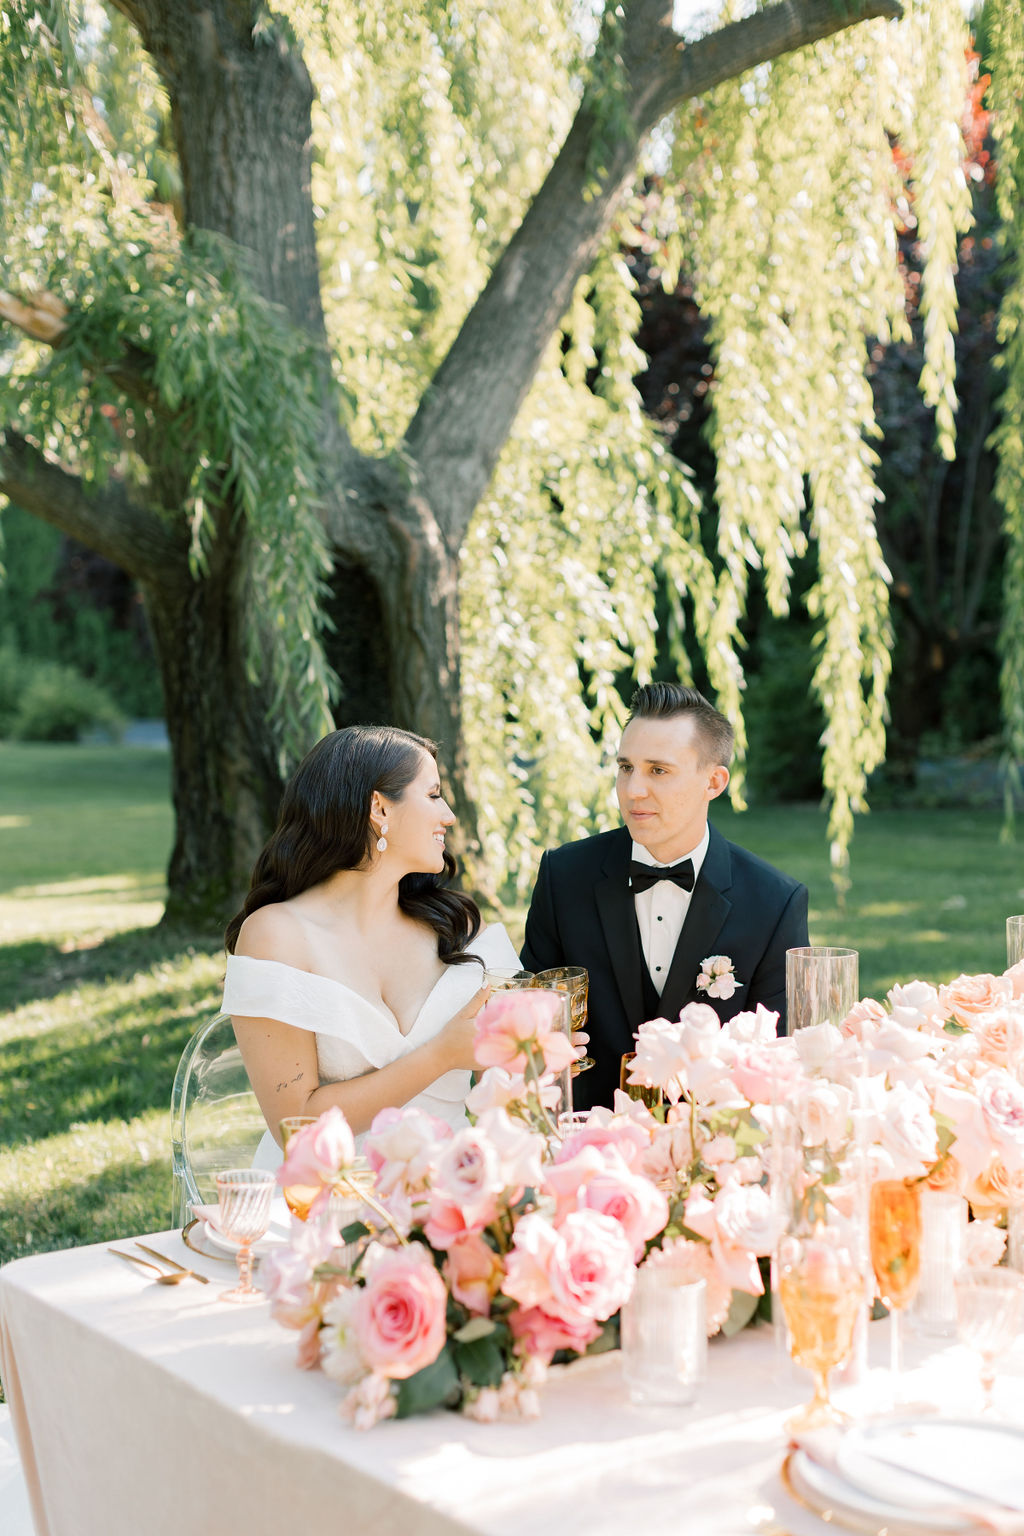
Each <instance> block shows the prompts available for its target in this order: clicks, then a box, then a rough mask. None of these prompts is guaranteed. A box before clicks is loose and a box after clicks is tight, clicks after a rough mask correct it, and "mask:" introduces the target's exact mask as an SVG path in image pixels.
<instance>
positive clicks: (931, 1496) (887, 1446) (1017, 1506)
mask: <svg viewBox="0 0 1024 1536" xmlns="http://www.w3.org/2000/svg"><path fill="white" fill-rule="evenodd" d="M836 1467H837V1470H838V1471H839V1473H840V1474H841V1475H842V1477H844V1478H845V1479H846V1481H847V1482H849V1483H851V1484H852V1485H853V1486H854V1487H856V1488H860V1489H862V1490H863V1491H865V1492H866V1493H871V1494H874V1495H875V1496H876V1497H879V1498H882V1499H884V1500H886V1501H887V1502H889V1503H892V1504H898V1505H899V1506H901V1507H902V1508H903V1509H904V1510H906V1511H907V1512H911V1511H912V1512H914V1513H922V1512H924V1511H930V1510H934V1509H942V1508H946V1509H948V1508H949V1506H950V1504H956V1503H957V1502H958V1501H959V1502H961V1503H963V1504H968V1505H969V1504H984V1503H988V1502H991V1503H994V1504H997V1505H1000V1506H1004V1507H1005V1508H1007V1509H1009V1510H1015V1511H1018V1512H1024V1430H1021V1429H1019V1428H1018V1427H1016V1426H1015V1425H1013V1424H1000V1423H998V1422H995V1423H990V1422H986V1421H985V1420H981V1421H980V1422H979V1421H978V1420H976V1419H948V1418H938V1417H925V1418H918V1417H912V1416H908V1417H906V1418H895V1419H887V1420H877V1421H876V1422H875V1423H873V1424H859V1425H855V1426H854V1427H853V1428H851V1429H849V1430H847V1432H846V1433H845V1434H844V1435H843V1437H842V1439H841V1440H840V1442H839V1445H838V1448H837V1451H836ZM932 1479H936V1480H937V1481H932Z"/></svg>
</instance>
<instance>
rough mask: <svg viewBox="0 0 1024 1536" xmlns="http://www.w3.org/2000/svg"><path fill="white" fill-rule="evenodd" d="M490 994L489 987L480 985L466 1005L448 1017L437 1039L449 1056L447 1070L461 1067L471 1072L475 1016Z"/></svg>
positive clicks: (473, 1061) (473, 1062) (473, 1060)
mask: <svg viewBox="0 0 1024 1536" xmlns="http://www.w3.org/2000/svg"><path fill="white" fill-rule="evenodd" d="M490 995H491V989H490V987H481V988H480V990H479V992H474V994H473V996H472V997H471V998H470V1000H469V1002H468V1003H467V1004H466V1006H465V1007H464V1008H460V1009H459V1011H458V1013H457V1014H456V1015H455V1017H454V1018H452V1019H449V1020H448V1023H447V1024H446V1025H445V1026H444V1028H443V1029H442V1030H441V1032H440V1035H439V1036H438V1040H439V1042H440V1044H441V1045H442V1047H443V1049H444V1052H445V1055H446V1056H447V1057H448V1058H449V1065H448V1070H449V1071H456V1070H459V1069H461V1070H462V1071H469V1072H471V1071H472V1070H473V1068H474V1067H475V1066H476V1060H475V1058H474V1056H473V1041H474V1040H475V1038H476V1016H477V1014H478V1013H479V1012H480V1009H481V1008H482V1007H483V1005H484V1003H486V1001H487V999H488V998H489V997H490Z"/></svg>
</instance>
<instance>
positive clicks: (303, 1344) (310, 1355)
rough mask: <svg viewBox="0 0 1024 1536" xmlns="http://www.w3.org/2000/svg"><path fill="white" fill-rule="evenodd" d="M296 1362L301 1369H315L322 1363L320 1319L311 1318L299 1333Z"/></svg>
mask: <svg viewBox="0 0 1024 1536" xmlns="http://www.w3.org/2000/svg"><path fill="white" fill-rule="evenodd" d="M295 1364H296V1365H297V1366H298V1368H299V1370H300V1371H315V1370H316V1368H317V1366H318V1365H319V1364H320V1319H319V1318H318V1317H314V1318H310V1320H309V1322H308V1323H307V1324H306V1326H305V1327H304V1328H303V1330H302V1332H301V1333H300V1334H299V1343H298V1348H297V1349H296V1352H295Z"/></svg>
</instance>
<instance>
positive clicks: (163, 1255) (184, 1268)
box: [135, 1243, 210, 1285]
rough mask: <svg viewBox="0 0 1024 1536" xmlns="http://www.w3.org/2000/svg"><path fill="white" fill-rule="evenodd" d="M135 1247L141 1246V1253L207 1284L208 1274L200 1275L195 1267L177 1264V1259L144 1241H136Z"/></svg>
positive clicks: (208, 1281) (202, 1283)
mask: <svg viewBox="0 0 1024 1536" xmlns="http://www.w3.org/2000/svg"><path fill="white" fill-rule="evenodd" d="M135 1246H136V1248H141V1249H142V1251H143V1253H148V1254H149V1256H150V1258H152V1259H159V1260H160V1262H161V1263H162V1264H169V1265H170V1266H171V1268H172V1269H180V1270H181V1271H182V1274H183V1275H191V1276H192V1278H193V1280H198V1281H199V1282H200V1284H201V1285H209V1283H210V1280H209V1276H207V1275H201V1274H200V1273H199V1271H198V1270H197V1269H189V1268H188V1266H187V1265H186V1264H179V1263H178V1261H177V1259H172V1258H169V1257H168V1255H167V1254H166V1253H159V1252H158V1251H157V1249H155V1248H147V1247H146V1245H145V1243H136V1244H135Z"/></svg>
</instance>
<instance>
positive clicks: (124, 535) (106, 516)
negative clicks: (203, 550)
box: [0, 428, 188, 586]
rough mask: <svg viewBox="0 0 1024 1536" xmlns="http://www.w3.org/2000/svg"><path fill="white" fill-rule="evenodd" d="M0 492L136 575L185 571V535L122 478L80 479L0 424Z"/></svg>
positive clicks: (164, 576) (158, 576) (167, 576)
mask: <svg viewBox="0 0 1024 1536" xmlns="http://www.w3.org/2000/svg"><path fill="white" fill-rule="evenodd" d="M0 493H2V494H3V495H4V496H9V497H10V499H11V500H12V501H14V502H16V503H17V504H18V506H19V507H24V509H25V510H26V512H31V513H33V514H34V515H35V516H36V517H40V518H42V519H43V521H44V522H46V523H52V525H53V526H54V527H55V528H59V529H60V530H61V532H62V533H67V534H70V535H71V537H72V538H75V539H78V540H79V541H80V542H81V543H82V544H87V545H88V546H89V548H90V549H95V550H96V551H97V552H98V553H99V554H101V555H105V556H106V558H107V559H108V560H113V561H114V563H115V564H116V565H119V566H121V568H122V569H123V570H125V571H128V572H129V574H130V575H132V576H135V577H137V578H138V579H139V580H141V581H153V580H159V581H161V582H162V583H163V584H164V585H165V586H167V585H169V584H170V582H171V581H172V580H173V573H174V570H175V567H178V568H179V569H180V570H181V572H182V577H183V579H184V578H185V577H186V576H187V572H188V563H187V540H186V535H185V533H184V531H183V530H181V529H174V528H171V527H169V526H168V525H167V524H166V523H164V522H163V521H162V520H161V519H160V518H159V517H158V516H157V515H156V514H155V513H154V512H151V511H150V510H149V509H148V508H147V507H144V506H142V505H140V504H139V503H138V502H137V501H133V500H132V498H131V496H129V494H128V492H127V490H126V489H125V486H124V485H123V483H121V482H120V481H118V480H109V481H108V482H107V484H106V485H104V486H100V487H93V486H87V485H84V484H83V482H82V481H81V480H79V478H78V477H77V475H72V474H70V473H69V472H68V471H67V470H66V469H62V468H61V466H60V465H59V464H55V463H54V462H53V461H52V460H51V459H48V458H47V457H46V456H45V454H43V453H42V451H41V450H40V449H39V448H36V447H34V446H33V445H32V444H31V443H30V442H28V441H27V440H26V439H25V438H24V437H22V436H21V435H20V434H19V433H17V432H14V431H12V430H11V429H10V428H7V429H6V430H0Z"/></svg>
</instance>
